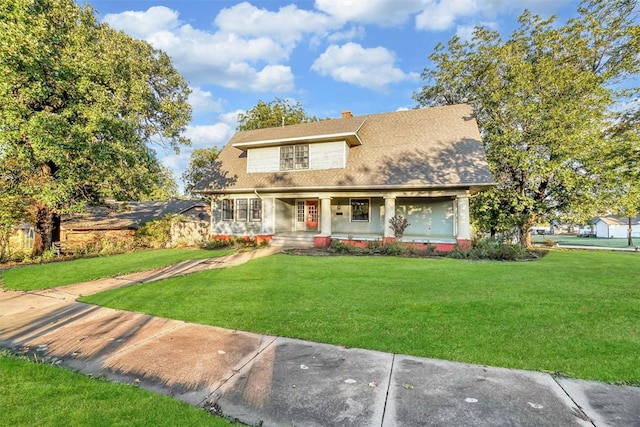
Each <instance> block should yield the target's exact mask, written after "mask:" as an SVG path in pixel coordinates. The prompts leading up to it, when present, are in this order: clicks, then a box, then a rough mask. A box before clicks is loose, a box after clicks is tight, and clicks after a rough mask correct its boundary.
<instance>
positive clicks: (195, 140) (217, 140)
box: [159, 113, 236, 190]
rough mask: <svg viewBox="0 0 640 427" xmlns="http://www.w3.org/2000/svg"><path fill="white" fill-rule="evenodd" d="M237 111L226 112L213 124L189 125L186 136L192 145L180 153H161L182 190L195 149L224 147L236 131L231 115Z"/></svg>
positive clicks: (161, 158)
mask: <svg viewBox="0 0 640 427" xmlns="http://www.w3.org/2000/svg"><path fill="white" fill-rule="evenodd" d="M232 114H236V113H226V114H222V115H220V117H219V121H218V122H217V123H215V124H212V125H197V126H188V127H187V130H186V132H185V136H186V137H187V138H189V139H190V140H191V143H192V145H191V147H183V148H182V149H181V150H180V154H174V153H173V152H171V153H169V152H165V153H163V154H164V155H163V154H162V153H161V154H160V155H159V159H160V161H161V162H162V164H163V165H165V166H166V167H168V168H169V169H171V170H172V171H173V174H174V177H175V178H176V180H177V183H178V187H179V188H180V189H181V190H182V184H183V183H182V180H181V177H182V174H183V173H184V171H186V170H187V167H188V166H189V159H190V157H191V153H192V152H193V150H195V149H197V148H213V147H218V148H222V147H223V146H224V145H225V144H226V143H227V141H229V139H230V138H231V136H232V135H233V133H234V132H235V124H233V125H231V124H230V123H229V116H230V115H232Z"/></svg>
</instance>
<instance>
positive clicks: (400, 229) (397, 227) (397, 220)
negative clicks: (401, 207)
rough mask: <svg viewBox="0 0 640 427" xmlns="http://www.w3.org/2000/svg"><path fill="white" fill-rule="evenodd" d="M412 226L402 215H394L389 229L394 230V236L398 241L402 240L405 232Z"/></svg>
mask: <svg viewBox="0 0 640 427" xmlns="http://www.w3.org/2000/svg"><path fill="white" fill-rule="evenodd" d="M410 225H411V224H409V222H408V221H407V218H405V217H403V216H402V215H394V216H392V217H391V218H389V227H391V229H392V230H393V235H394V236H395V238H396V239H398V240H400V239H402V236H404V231H405V230H406V229H407V227H409V226H410Z"/></svg>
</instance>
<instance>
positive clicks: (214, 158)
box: [182, 147, 220, 195]
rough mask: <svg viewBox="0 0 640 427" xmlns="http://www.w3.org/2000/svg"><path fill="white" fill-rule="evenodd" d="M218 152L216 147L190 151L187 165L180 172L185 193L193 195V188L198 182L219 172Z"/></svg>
mask: <svg viewBox="0 0 640 427" xmlns="http://www.w3.org/2000/svg"><path fill="white" fill-rule="evenodd" d="M219 153H220V150H219V149H218V147H211V148H198V149H196V150H193V151H192V152H191V156H190V158H189V166H188V167H187V170H186V171H184V172H183V173H182V182H184V191H185V193H186V194H188V195H194V193H193V190H194V189H195V188H196V184H198V182H200V181H202V180H203V179H207V178H210V177H212V176H216V174H219V173H220V171H219V169H220V163H219V162H218V154H219Z"/></svg>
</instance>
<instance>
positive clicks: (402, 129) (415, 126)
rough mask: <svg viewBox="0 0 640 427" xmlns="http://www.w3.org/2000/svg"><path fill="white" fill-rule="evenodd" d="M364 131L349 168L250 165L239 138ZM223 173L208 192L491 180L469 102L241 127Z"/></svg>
mask: <svg viewBox="0 0 640 427" xmlns="http://www.w3.org/2000/svg"><path fill="white" fill-rule="evenodd" d="M349 131H357V134H358V136H359V137H360V139H361V140H362V145H358V146H354V147H351V148H350V149H349V152H348V158H347V162H346V168H344V169H330V170H303V171H292V172H272V173H247V158H246V153H244V152H243V151H242V150H240V149H238V148H236V147H233V145H232V144H234V143H238V142H256V141H261V140H271V141H273V140H277V139H283V140H287V141H288V143H291V140H292V139H295V138H296V137H299V138H301V139H302V138H305V137H309V136H312V135H326V134H332V133H341V132H349ZM218 160H219V161H220V174H218V175H219V176H217V177H212V179H208V180H204V181H203V182H201V183H199V184H198V186H197V187H198V190H199V191H201V192H204V193H208V192H213V193H215V192H222V191H224V190H221V189H222V188H225V189H226V190H227V191H228V190H231V191H253V190H254V189H257V190H263V191H265V190H269V189H274V190H275V189H278V190H287V189H290V190H293V189H301V188H305V189H327V188H340V189H349V188H365V187H369V188H399V189H400V188H409V187H410V188H437V187H452V186H456V187H478V186H486V185H491V184H492V183H493V176H492V175H491V172H490V171H489V167H488V165H487V161H486V157H485V153H484V148H483V145H482V141H481V138H480V132H479V130H478V126H477V123H476V121H475V119H474V118H473V117H472V109H471V107H470V106H468V105H452V106H445V107H433V108H426V109H415V110H407V111H398V112H393V113H383V114H372V115H367V116H357V117H350V118H343V119H335V120H325V121H320V122H313V123H305V124H300V125H293V126H285V127H281V128H270V129H259V130H254V131H245V132H238V133H236V134H235V135H234V136H233V137H232V139H231V141H230V143H229V144H227V145H226V146H225V147H224V148H223V149H222V151H221V152H220V155H219V156H218Z"/></svg>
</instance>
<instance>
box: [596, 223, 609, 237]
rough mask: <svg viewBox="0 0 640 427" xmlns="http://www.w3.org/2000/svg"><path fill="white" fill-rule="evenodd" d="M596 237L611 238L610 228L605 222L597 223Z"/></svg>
mask: <svg viewBox="0 0 640 427" xmlns="http://www.w3.org/2000/svg"><path fill="white" fill-rule="evenodd" d="M596 237H604V238H609V226H608V225H607V223H606V222H604V221H596Z"/></svg>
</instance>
